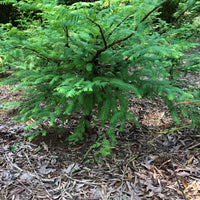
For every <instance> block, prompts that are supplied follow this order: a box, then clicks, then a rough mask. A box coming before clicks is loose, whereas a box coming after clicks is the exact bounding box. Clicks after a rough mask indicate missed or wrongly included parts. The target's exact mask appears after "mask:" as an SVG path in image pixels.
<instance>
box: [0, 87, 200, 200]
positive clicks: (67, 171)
mask: <svg viewBox="0 0 200 200" xmlns="http://www.w3.org/2000/svg"><path fill="white" fill-rule="evenodd" d="M20 95H21V94H20V92H10V90H9V88H8V87H5V86H2V87H1V90H0V102H2V101H4V100H5V99H6V100H7V101H11V100H16V99H18V98H19V97H20ZM158 102H159V103H158ZM130 110H132V111H133V113H134V115H135V116H136V118H137V119H138V121H140V122H141V124H142V126H141V127H140V128H137V127H135V126H133V125H132V124H127V125H126V130H125V131H124V132H123V133H119V132H116V137H117V141H118V142H117V145H116V146H115V147H114V148H113V149H112V155H113V156H112V157H108V158H101V157H99V156H98V149H96V151H91V152H90V153H89V154H88V156H87V157H86V158H85V159H84V155H85V153H86V151H87V150H88V148H89V146H90V145H92V144H93V142H94V140H93V139H92V137H90V138H86V139H85V140H84V141H83V142H81V143H78V144H76V145H69V144H68V143H66V144H63V141H61V138H59V137H57V136H58V135H56V134H55V133H53V134H49V135H48V136H47V137H46V138H45V137H43V139H41V137H40V140H39V141H37V140H36V141H35V142H34V143H30V142H28V141H27V139H25V138H24V135H25V133H26V131H25V126H26V125H24V124H15V123H14V121H13V120H11V117H12V116H15V115H16V114H17V113H16V112H17V111H16V110H2V109H1V110H0V200H49V199H50V200H67V199H69V200H107V199H110V200H145V199H150V200H159V199H165V200H178V199H180V200H182V199H183V200H184V199H191V200H198V199H200V137H196V135H197V134H199V133H197V132H195V131H194V130H191V129H189V128H185V129H181V130H176V131H172V132H169V133H168V134H167V135H166V134H158V133H156V131H155V127H157V130H159V131H160V130H166V129H167V128H169V127H170V126H171V124H172V120H171V118H170V117H169V115H168V112H167V108H166V107H165V105H164V104H163V102H162V101H160V100H159V99H155V101H150V100H147V99H142V100H138V99H135V98H134V97H133V98H132V99H131V100H130ZM151 128H152V129H151ZM151 130H153V131H151ZM96 131H97V132H98V133H99V132H103V131H105V130H104V129H102V128H98V130H96ZM64 134H66V135H68V134H70V130H69V128H67V125H66V127H65V128H63V129H62V135H64ZM94 134H95V133H94Z"/></svg>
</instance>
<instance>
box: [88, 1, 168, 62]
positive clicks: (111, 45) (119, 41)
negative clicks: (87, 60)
mask: <svg viewBox="0 0 200 200" xmlns="http://www.w3.org/2000/svg"><path fill="white" fill-rule="evenodd" d="M167 1H169V0H165V1H164V2H162V3H161V4H160V5H158V6H156V7H155V8H153V9H152V10H151V11H150V12H148V13H147V14H146V15H145V16H144V17H143V19H142V20H141V21H140V22H139V23H138V25H137V26H136V27H135V29H134V32H135V31H137V29H138V26H139V25H140V24H141V23H142V22H143V21H144V20H145V19H147V18H148V16H149V15H150V14H152V13H153V12H154V11H155V10H157V9H158V8H159V7H160V6H161V5H163V4H164V3H165V2H167ZM95 24H96V22H95ZM96 25H97V24H96ZM133 34H134V33H131V34H130V35H128V36H126V37H125V38H122V39H120V40H117V41H114V42H113V43H111V44H109V45H108V46H105V47H104V48H103V49H99V50H98V51H97V52H96V54H95V56H94V57H93V59H92V61H91V62H95V61H96V59H97V58H98V57H99V56H100V55H101V53H103V52H104V51H106V50H107V49H109V48H111V47H113V46H114V45H116V44H119V43H121V42H123V41H126V40H128V39H129V38H130V37H132V36H133Z"/></svg>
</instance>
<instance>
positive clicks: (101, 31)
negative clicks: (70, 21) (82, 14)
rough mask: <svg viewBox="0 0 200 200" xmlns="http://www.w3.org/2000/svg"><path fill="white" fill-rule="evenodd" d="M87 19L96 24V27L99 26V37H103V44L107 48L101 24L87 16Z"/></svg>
mask: <svg viewBox="0 0 200 200" xmlns="http://www.w3.org/2000/svg"><path fill="white" fill-rule="evenodd" d="M87 19H88V20H90V21H91V22H92V23H93V24H95V25H96V26H98V28H99V30H100V33H101V37H102V39H103V43H104V46H105V47H104V48H106V49H107V42H106V39H105V37H104V34H103V30H102V28H101V26H100V25H99V24H98V23H96V22H95V21H93V20H92V19H90V18H89V17H87Z"/></svg>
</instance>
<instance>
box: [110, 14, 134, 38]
mask: <svg viewBox="0 0 200 200" xmlns="http://www.w3.org/2000/svg"><path fill="white" fill-rule="evenodd" d="M130 16H131V15H128V16H127V17H125V18H124V19H123V20H122V21H121V22H120V23H119V24H117V26H115V28H114V29H113V30H112V31H111V32H110V34H109V35H110V36H111V35H112V34H113V32H114V31H115V30H116V29H117V28H118V27H119V26H120V25H121V24H122V23H123V22H124V21H126V20H127V19H128V18H129V17H130Z"/></svg>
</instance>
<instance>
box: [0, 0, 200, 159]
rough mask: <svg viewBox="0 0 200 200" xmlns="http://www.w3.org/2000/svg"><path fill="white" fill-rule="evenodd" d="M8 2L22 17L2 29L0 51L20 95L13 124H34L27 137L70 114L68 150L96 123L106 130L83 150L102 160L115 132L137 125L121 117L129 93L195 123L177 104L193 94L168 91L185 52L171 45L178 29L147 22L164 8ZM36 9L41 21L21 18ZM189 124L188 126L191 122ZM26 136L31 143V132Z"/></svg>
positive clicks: (116, 1) (179, 44) (137, 1)
mask: <svg viewBox="0 0 200 200" xmlns="http://www.w3.org/2000/svg"><path fill="white" fill-rule="evenodd" d="M13 2H14V6H16V7H17V8H18V9H19V11H21V13H22V17H21V18H20V19H18V24H19V25H18V27H7V28H6V29H5V28H3V27H5V25H4V26H2V28H1V29H0V30H1V32H2V33H3V34H2V36H1V37H2V40H1V41H0V46H1V47H0V48H3V49H4V55H5V56H6V59H7V62H10V63H11V64H12V65H13V66H15V68H16V71H17V72H16V73H15V74H14V75H13V76H12V78H11V79H9V80H8V81H9V82H12V83H15V82H19V84H18V86H17V87H15V88H14V89H15V90H18V89H22V90H24V94H25V100H24V101H21V102H18V103H17V105H16V106H17V108H18V109H19V110H20V112H21V115H19V116H17V117H15V119H16V120H19V121H23V122H25V121H27V120H30V119H34V122H33V123H31V124H29V125H28V126H27V129H31V128H32V127H34V126H36V125H38V124H41V123H43V121H44V120H45V119H49V120H50V126H55V120H56V119H57V118H58V119H59V120H60V121H62V123H64V122H65V121H66V119H67V118H68V117H69V116H70V115H71V114H72V113H78V115H80V120H79V123H78V125H77V128H76V130H75V132H74V133H73V134H72V135H71V136H70V137H69V138H68V140H69V141H70V142H72V143H76V142H77V141H79V140H83V133H84V132H85V131H87V129H89V128H90V127H91V122H92V121H93V116H96V117H97V118H98V119H99V120H100V122H101V126H104V125H105V123H107V122H109V123H110V127H109V128H108V130H107V133H106V134H105V135H102V136H100V138H99V139H98V140H97V143H96V144H94V145H93V146H92V147H91V148H90V150H91V149H92V148H97V149H99V152H100V153H101V154H102V155H103V156H107V155H109V154H110V153H111V147H112V146H114V145H115V144H116V138H115V130H116V127H120V128H119V130H120V131H123V129H124V126H125V122H126V121H132V122H133V123H135V124H137V121H136V120H135V118H134V116H133V114H132V113H131V112H128V102H129V98H130V96H131V94H132V93H134V94H135V95H136V96H137V97H138V98H144V97H147V98H154V97H155V96H156V95H159V96H160V97H161V98H163V99H164V101H165V103H166V105H167V106H168V107H169V110H170V113H171V115H172V117H173V119H174V121H175V122H176V123H180V118H179V115H178V112H177V108H180V110H181V111H182V115H183V116H190V117H192V116H196V114H194V115H193V112H192V111H191V108H192V109H194V110H195V109H196V108H194V107H183V105H182V104H180V103H179V102H183V101H193V100H194V94H193V91H184V90H182V89H181V88H178V87H175V86H173V84H172V83H173V82H172V80H173V78H174V76H176V74H177V71H176V70H175V67H176V66H175V64H177V63H178V61H180V60H181V59H182V56H183V51H184V47H185V44H186V43H185V42H184V40H181V41H180V39H179V38H178V39H177V36H178V35H180V34H181V33H180V31H179V28H174V29H173V28H170V29H167V27H168V26H166V32H165V33H163V34H160V33H159V32H157V31H156V29H155V28H154V27H153V26H154V24H153V23H152V22H153V20H151V18H152V19H159V18H158V16H159V15H158V12H157V9H158V8H159V7H160V6H162V5H163V4H164V3H165V2H166V1H159V0H154V1H149V0H142V1H141V0H134V1H121V0H110V1H108V0H101V1H96V2H89V3H83V2H78V3H75V4H73V5H71V6H65V5H58V4H57V1H39V0H35V1H31V0H29V1H26V2H25V1H13ZM195 5H196V4H195ZM37 9H40V11H41V12H40V13H39V14H38V15H40V18H41V19H42V20H37V18H36V19H34V18H30V17H25V15H23V13H24V12H25V11H26V12H29V11H31V10H37ZM26 16H27V15H26ZM151 21H152V22H151ZM158 21H159V20H158ZM155 26H157V24H156V25H155ZM190 46H192V44H191V45H189V44H187V48H189V47H190ZM180 68H181V66H180ZM194 70H196V69H194ZM197 100H199V98H198V99H197ZM194 101H195V100H194ZM175 105H176V106H175ZM194 113H196V110H195V112H194ZM192 120H193V124H194V125H195V124H196V122H197V121H198V120H196V119H195V117H192ZM45 134H46V133H45ZM28 135H29V136H30V137H31V139H32V138H33V137H35V136H37V135H39V132H36V133H30V134H28Z"/></svg>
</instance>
